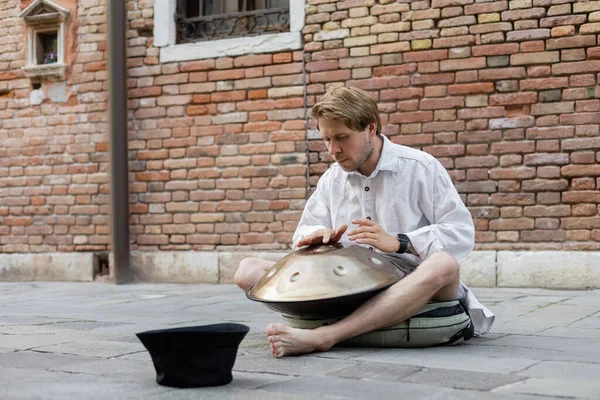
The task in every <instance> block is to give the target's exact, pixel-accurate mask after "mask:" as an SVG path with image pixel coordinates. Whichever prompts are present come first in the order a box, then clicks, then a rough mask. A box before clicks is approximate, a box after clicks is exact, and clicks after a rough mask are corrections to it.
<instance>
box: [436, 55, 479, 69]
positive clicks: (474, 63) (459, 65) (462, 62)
mask: <svg viewBox="0 0 600 400" xmlns="http://www.w3.org/2000/svg"><path fill="white" fill-rule="evenodd" d="M485 67H486V59H485V57H476V58H462V59H455V60H443V61H441V62H440V69H441V70H442V71H456V70H464V69H478V68H485Z"/></svg>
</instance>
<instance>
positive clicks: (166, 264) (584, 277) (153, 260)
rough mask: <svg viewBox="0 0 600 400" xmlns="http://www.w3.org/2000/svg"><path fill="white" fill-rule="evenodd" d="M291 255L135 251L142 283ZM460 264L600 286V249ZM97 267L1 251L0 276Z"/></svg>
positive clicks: (85, 272)
mask: <svg viewBox="0 0 600 400" xmlns="http://www.w3.org/2000/svg"><path fill="white" fill-rule="evenodd" d="M286 254H287V252H265V251H239V252H233V251H232V252H224V251H223V252H199V251H162V252H160V251H156V252H141V251H133V252H132V253H131V264H132V267H133V270H134V276H135V277H136V278H137V280H139V281H142V282H153V283H213V284H214V283H232V282H233V275H234V273H235V271H236V270H237V267H238V265H239V263H240V261H241V260H243V259H244V258H246V257H258V258H265V259H269V260H273V261H276V260H278V259H280V258H281V257H283V256H284V255H286ZM110 264H111V265H112V264H113V263H112V255H111V257H110ZM460 265H461V280H462V281H463V282H464V283H465V284H466V285H468V286H473V287H521V288H547V289H598V288H600V252H575V251H531V252H525V251H474V252H472V253H471V254H469V255H468V256H467V257H465V258H464V259H463V260H461V261H460ZM97 270H98V259H97V257H96V256H95V255H94V254H93V253H41V254H0V281H92V280H94V274H95V273H94V271H97Z"/></svg>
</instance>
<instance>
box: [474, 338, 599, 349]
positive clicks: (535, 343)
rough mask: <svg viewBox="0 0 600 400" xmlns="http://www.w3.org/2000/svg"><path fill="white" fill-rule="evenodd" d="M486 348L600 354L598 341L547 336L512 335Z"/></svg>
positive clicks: (487, 343)
mask: <svg viewBox="0 0 600 400" xmlns="http://www.w3.org/2000/svg"><path fill="white" fill-rule="evenodd" d="M485 346H513V347H514V346H516V347H527V348H533V349H548V350H561V351H576V352H586V351H593V352H594V353H600V347H599V346H598V341H597V340H596V341H594V340H584V339H565V338H555V337H546V336H519V335H511V336H506V337H503V338H500V339H496V340H493V341H490V342H486V343H485ZM594 349H597V350H594Z"/></svg>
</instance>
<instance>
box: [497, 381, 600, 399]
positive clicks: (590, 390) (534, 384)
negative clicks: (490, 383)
mask: <svg viewBox="0 0 600 400" xmlns="http://www.w3.org/2000/svg"><path fill="white" fill-rule="evenodd" d="M496 392H497V393H503V392H506V393H521V394H530V395H537V396H549V397H552V398H563V397H565V398H585V399H597V398H598V393H600V382H599V381H598V379H597V378H596V379H594V380H585V379H571V378H569V379H564V378H531V379H527V380H525V381H522V382H518V383H515V384H514V385H509V386H505V387H502V388H499V389H496Z"/></svg>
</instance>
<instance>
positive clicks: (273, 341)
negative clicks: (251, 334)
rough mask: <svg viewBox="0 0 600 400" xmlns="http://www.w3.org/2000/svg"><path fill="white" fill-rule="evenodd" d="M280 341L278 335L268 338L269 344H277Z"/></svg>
mask: <svg viewBox="0 0 600 400" xmlns="http://www.w3.org/2000/svg"><path fill="white" fill-rule="evenodd" d="M280 340H281V339H280V338H279V335H273V336H269V343H275V342H279V341H280Z"/></svg>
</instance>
